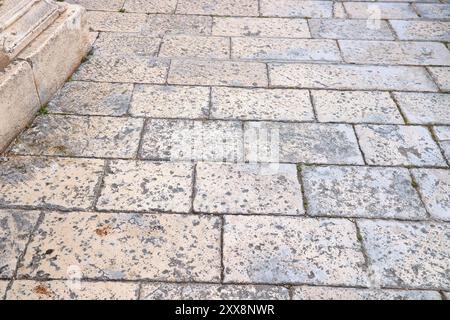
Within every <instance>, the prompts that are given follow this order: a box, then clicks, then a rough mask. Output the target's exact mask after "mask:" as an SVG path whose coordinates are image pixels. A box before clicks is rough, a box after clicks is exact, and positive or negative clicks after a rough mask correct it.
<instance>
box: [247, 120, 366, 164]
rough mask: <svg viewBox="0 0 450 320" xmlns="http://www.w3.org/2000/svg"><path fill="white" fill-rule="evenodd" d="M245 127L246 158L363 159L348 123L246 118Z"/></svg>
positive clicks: (298, 160) (300, 160)
mask: <svg viewBox="0 0 450 320" xmlns="http://www.w3.org/2000/svg"><path fill="white" fill-rule="evenodd" d="M244 130H245V132H244V140H245V141H244V144H245V146H244V148H245V149H244V150H245V159H246V161H252V162H260V161H262V162H289V163H320V164H363V163H364V162H363V159H362V156H361V153H360V151H359V148H358V143H357V141H356V136H355V133H354V131H353V128H352V127H351V126H350V125H345V124H318V123H279V122H278V123H277V122H246V123H245V125H244ZM266 136H267V137H269V140H267V138H266Z"/></svg>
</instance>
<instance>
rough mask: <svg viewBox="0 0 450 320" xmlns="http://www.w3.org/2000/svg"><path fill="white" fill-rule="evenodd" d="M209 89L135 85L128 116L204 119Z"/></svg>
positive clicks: (207, 105)
mask: <svg viewBox="0 0 450 320" xmlns="http://www.w3.org/2000/svg"><path fill="white" fill-rule="evenodd" d="M209 95H210V89H209V88H206V87H185V86H152V85H136V86H135V88H134V93H133V100H132V101H131V107H130V111H129V112H130V114H131V115H133V116H138V117H140V116H142V117H151V118H191V119H196V118H206V117H207V116H208V112H209Z"/></svg>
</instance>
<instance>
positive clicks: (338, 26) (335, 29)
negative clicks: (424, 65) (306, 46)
mask: <svg viewBox="0 0 450 320" xmlns="http://www.w3.org/2000/svg"><path fill="white" fill-rule="evenodd" d="M309 28H310V30H311V35H312V37H313V38H325V39H355V40H356V39H360V40H394V35H393V34H392V31H391V30H390V28H389V25H388V24H387V22H386V21H384V20H379V21H378V20H377V21H376V24H374V22H373V21H372V20H352V19H310V20H309Z"/></svg>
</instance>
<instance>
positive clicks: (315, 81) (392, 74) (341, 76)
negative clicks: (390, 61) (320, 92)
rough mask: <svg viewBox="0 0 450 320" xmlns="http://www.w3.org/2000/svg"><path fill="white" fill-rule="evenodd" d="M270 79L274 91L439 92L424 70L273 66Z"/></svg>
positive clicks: (397, 67) (271, 65)
mask: <svg viewBox="0 0 450 320" xmlns="http://www.w3.org/2000/svg"><path fill="white" fill-rule="evenodd" d="M269 76H270V85H271V86H273V87H283V86H289V87H298V88H317V89H347V90H405V91H436V86H435V85H434V83H433V82H432V80H431V79H430V77H429V76H428V74H427V73H426V71H425V69H423V68H421V67H406V66H356V65H327V64H275V63H272V64H269Z"/></svg>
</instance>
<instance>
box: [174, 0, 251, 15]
mask: <svg viewBox="0 0 450 320" xmlns="http://www.w3.org/2000/svg"><path fill="white" fill-rule="evenodd" d="M176 13H178V14H203V15H218V16H258V0H179V1H178V5H177V11H176Z"/></svg>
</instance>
